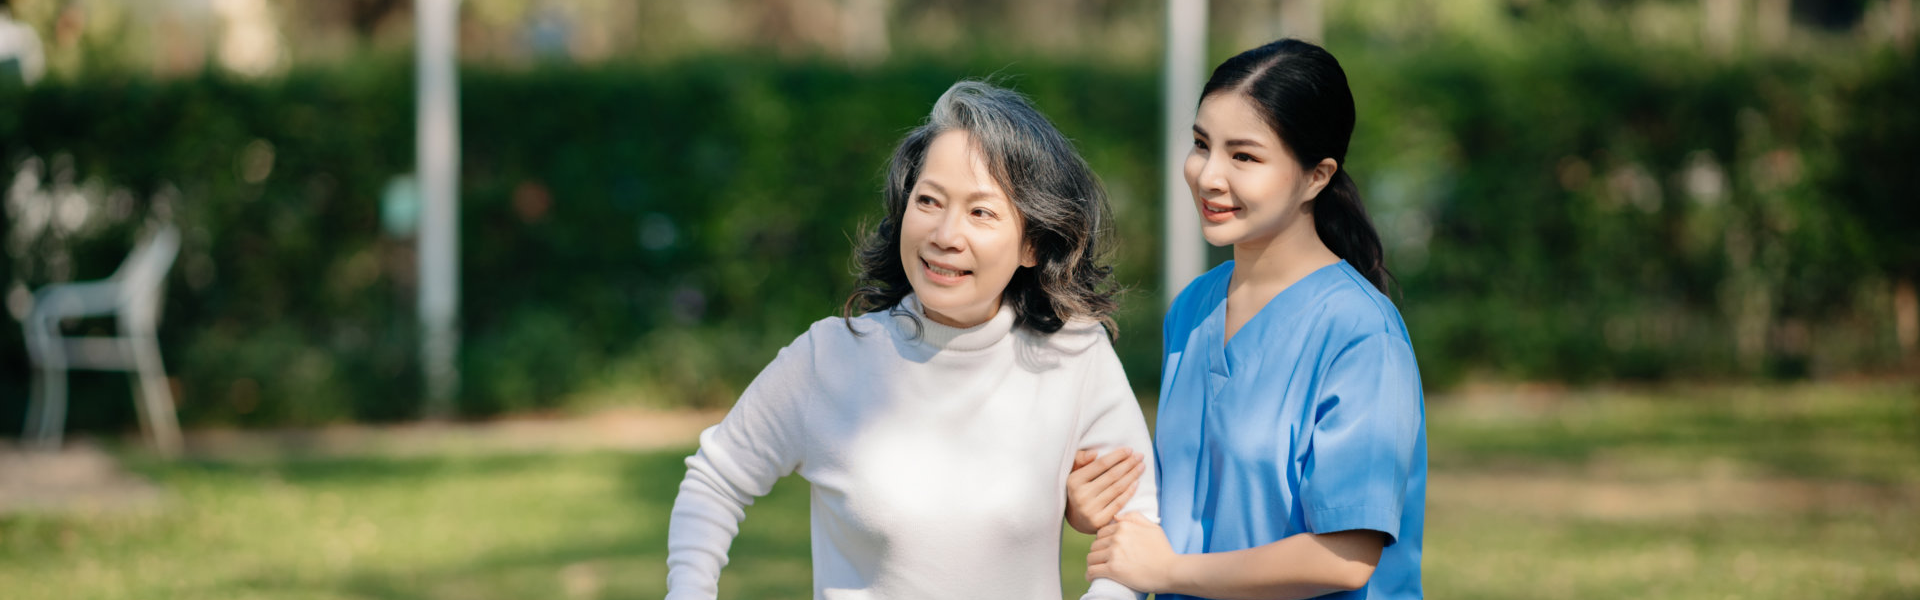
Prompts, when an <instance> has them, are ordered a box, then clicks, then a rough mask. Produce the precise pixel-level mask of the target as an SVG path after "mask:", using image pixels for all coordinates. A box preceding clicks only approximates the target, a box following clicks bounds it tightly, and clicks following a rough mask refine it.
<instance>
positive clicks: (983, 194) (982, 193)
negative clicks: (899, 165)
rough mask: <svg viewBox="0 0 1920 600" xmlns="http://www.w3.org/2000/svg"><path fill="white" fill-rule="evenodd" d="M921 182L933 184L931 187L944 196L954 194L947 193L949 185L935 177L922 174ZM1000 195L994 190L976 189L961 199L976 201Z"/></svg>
mask: <svg viewBox="0 0 1920 600" xmlns="http://www.w3.org/2000/svg"><path fill="white" fill-rule="evenodd" d="M920 183H924V184H927V185H928V186H931V187H932V188H933V189H935V190H938V191H939V192H940V195H942V196H952V195H953V194H950V193H947V186H944V185H940V182H938V181H934V180H933V179H931V178H928V177H925V176H922V177H921V178H920ZM999 197H1000V195H999V194H996V193H993V192H989V191H986V190H976V191H974V192H973V193H971V194H967V197H965V198H961V199H960V200H961V201H962V202H971V201H974V200H978V199H981V198H988V199H992V198H999Z"/></svg>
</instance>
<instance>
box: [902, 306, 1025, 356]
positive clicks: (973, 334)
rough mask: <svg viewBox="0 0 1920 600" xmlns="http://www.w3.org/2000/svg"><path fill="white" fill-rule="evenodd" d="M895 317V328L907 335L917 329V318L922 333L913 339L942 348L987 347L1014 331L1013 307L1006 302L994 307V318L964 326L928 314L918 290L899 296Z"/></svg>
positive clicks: (964, 349) (909, 335) (975, 348)
mask: <svg viewBox="0 0 1920 600" xmlns="http://www.w3.org/2000/svg"><path fill="white" fill-rule="evenodd" d="M909 315H911V316H909ZM893 319H894V326H895V327H894V329H895V331H896V332H898V334H899V335H901V336H902V337H908V338H911V337H912V336H913V333H914V331H916V329H915V325H914V319H918V320H919V328H918V331H919V332H920V336H919V338H917V339H913V340H912V341H916V342H919V343H922V344H926V345H928V346H932V347H934V348H938V349H941V350H954V351H961V352H964V351H969V350H984V349H986V348H988V347H991V346H993V345H994V344H995V343H998V342H999V341H1000V338H1004V337H1007V333H1009V332H1011V331H1013V311H1011V310H1008V309H1007V307H1006V305H1005V304H1002V305H1001V306H1000V309H999V310H995V311H993V318H991V319H987V322H985V323H981V324H979V325H975V326H972V327H968V328H965V329H961V328H959V327H949V326H946V325H941V324H939V323H937V322H934V320H933V319H931V318H928V317H927V311H926V308H925V307H923V306H920V298H919V296H917V295H915V294H907V297H905V298H902V299H900V306H898V307H895V308H894V312H893Z"/></svg>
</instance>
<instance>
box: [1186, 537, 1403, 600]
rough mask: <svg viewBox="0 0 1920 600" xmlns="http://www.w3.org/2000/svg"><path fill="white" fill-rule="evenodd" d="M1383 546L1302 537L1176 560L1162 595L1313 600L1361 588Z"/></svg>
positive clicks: (1376, 540)
mask: <svg viewBox="0 0 1920 600" xmlns="http://www.w3.org/2000/svg"><path fill="white" fill-rule="evenodd" d="M1384 545H1385V540H1384V536H1383V534H1381V533H1379V532H1377V531H1342V532H1338V533H1330V534H1324V535H1322V534H1312V533H1302V534H1298V535H1294V536H1291V537H1287V538H1285V539H1282V540H1280V541H1277V542H1274V543H1271V544H1267V545H1264V546H1256V547H1253V548H1248V549H1246V550H1236V551H1233V552H1215V553H1211V554H1182V555H1177V556H1176V557H1175V559H1174V561H1173V564H1171V565H1169V566H1168V570H1167V578H1168V581H1167V582H1166V584H1167V587H1166V589H1161V590H1155V591H1156V592H1161V593H1174V594H1187V595H1193V596H1205V597H1208V598H1220V599H1221V600H1279V599H1292V598H1312V597H1314V596H1320V595H1324V594H1329V593H1333V592H1341V591H1347V590H1355V589H1359V588H1360V587H1362V586H1365V585H1366V584H1367V579H1369V578H1371V577H1372V576H1373V569H1374V567H1375V566H1377V565H1378V564H1379V563H1380V551H1381V548H1382V547H1383V546H1384Z"/></svg>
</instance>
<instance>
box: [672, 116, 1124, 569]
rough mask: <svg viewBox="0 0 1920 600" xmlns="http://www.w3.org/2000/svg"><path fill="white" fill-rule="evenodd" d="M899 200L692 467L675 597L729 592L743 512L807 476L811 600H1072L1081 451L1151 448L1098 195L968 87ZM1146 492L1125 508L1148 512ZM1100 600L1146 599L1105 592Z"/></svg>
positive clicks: (922, 145)
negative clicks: (1071, 530) (1122, 343)
mask: <svg viewBox="0 0 1920 600" xmlns="http://www.w3.org/2000/svg"><path fill="white" fill-rule="evenodd" d="M885 205H886V214H885V217H884V218H883V219H881V220H880V222H879V224H878V226H877V227H876V228H875V229H874V230H873V231H872V232H871V234H870V235H869V236H868V237H867V239H866V240H865V242H864V243H862V244H861V247H860V248H859V252H858V259H859V264H860V268H861V270H862V273H861V278H862V287H860V288H859V289H858V290H857V291H855V292H854V293H853V296H852V297H851V298H849V299H848V301H847V306H846V309H845V310H844V311H843V315H842V316H841V317H836V318H827V319H822V320H820V321H819V322H816V323H814V325H813V326H812V327H811V328H809V329H808V330H807V332H806V333H803V334H801V335H800V337H799V338H797V339H795V340H794V341H793V343H792V344H791V345H788V346H787V347H786V348H785V349H783V350H781V351H780V354H779V355H778V356H776V357H775V358H774V360H773V362H772V363H771V364H769V365H767V367H766V369H765V370H764V371H762V372H761V373H760V375H759V376H758V377H757V378H756V379H755V380H754V382H753V384H752V385H750V386H749V387H748V388H747V390H746V392H745V393H744V394H743V395H742V396H741V397H740V399H739V401H738V402H737V403H736V404H735V405H734V407H733V410H732V411H731V412H729V413H728V414H727V417H726V419H725V420H723V421H722V422H721V423H720V424H719V425H716V426H714V427H713V428H711V429H708V430H707V431H706V432H704V433H702V434H701V436H700V449H699V451H698V452H697V453H696V454H694V455H693V457H691V458H688V459H687V475H686V479H685V480H684V481H683V482H682V483H681V485H680V496H679V498H678V499H676V500H675V501H674V507H673V517H672V522H671V524H670V526H669V531H668V534H667V535H668V541H667V544H668V556H667V565H668V574H667V587H668V593H667V597H668V598H670V599H674V600H682V599H692V598H713V597H715V596H716V594H717V593H718V581H719V578H720V569H721V567H722V566H723V565H725V564H726V562H727V548H728V546H729V545H730V544H731V543H732V541H733V537H734V536H735V535H736V534H737V533H738V527H739V522H740V520H741V519H742V518H744V516H745V512H744V507H745V506H746V505H748V504H750V503H752V501H753V498H755V497H757V496H761V495H764V494H766V493H767V491H768V490H769V489H770V488H771V487H772V485H773V483H774V481H775V480H776V479H779V478H780V477H782V476H785V475H787V474H789V473H796V472H797V473H799V474H800V476H801V477H804V478H806V480H807V481H808V482H809V483H810V484H812V491H813V494H812V510H813V518H812V531H813V571H814V579H813V590H814V597H815V598H835V599H838V598H902V599H915V600H920V599H929V598H1020V599H1023V600H1025V599H1032V598H1058V597H1059V596H1060V570H1059V565H1060V560H1059V553H1060V525H1061V521H1062V518H1063V515H1064V513H1065V503H1066V498H1065V488H1066V480H1067V476H1068V472H1069V471H1070V470H1071V467H1072V465H1073V464H1074V457H1075V454H1076V452H1077V451H1081V450H1089V451H1105V450H1111V449H1118V448H1129V449H1131V450H1132V451H1133V452H1136V453H1140V454H1145V453H1146V452H1147V451H1148V448H1149V447H1150V444H1151V442H1150V440H1149V438H1148V435H1147V428H1146V423H1145V421H1144V419H1143V418H1142V417H1141V414H1140V408H1139V405H1138V404H1137V403H1136V402H1135V400H1134V396H1133V392H1132V390H1131V389H1130V388H1129V387H1128V385H1127V379H1126V374H1125V373H1123V372H1122V371H1121V369H1120V361H1119V359H1118V357H1117V356H1116V355H1115V354H1114V351H1113V346H1112V345H1111V343H1110V341H1109V340H1108V335H1109V331H1110V330H1111V329H1112V327H1113V324H1112V320H1111V319H1110V318H1109V317H1108V315H1109V313H1111V312H1112V311H1113V309H1114V300H1113V294H1112V292H1111V290H1110V287H1109V282H1108V278H1109V275H1110V273H1111V268H1110V267H1108V266H1106V265H1105V264H1102V258H1103V254H1102V252H1101V250H1103V249H1104V248H1103V247H1102V240H1101V234H1102V232H1103V229H1104V224H1105V220H1106V218H1107V205H1106V195H1105V193H1104V192H1103V191H1102V189H1101V187H1100V184H1099V181H1098V180H1097V179H1096V178H1095V177H1094V175H1093V172H1092V171H1091V170H1090V169H1089V168H1088V167H1087V164H1086V162H1085V161H1084V160H1082V159H1081V158H1080V156H1079V155H1078V154H1077V153H1076V152H1075V151H1074V149H1073V146H1072V145H1071V144H1070V143H1069V142H1068V141H1067V139H1066V138H1065V137H1064V136H1062V135H1061V134H1060V132H1059V131H1058V130H1056V129H1054V127H1053V125H1052V124H1051V123H1049V122H1048V121H1047V119H1046V118H1045V117H1043V116H1041V114H1040V113H1039V112H1038V111H1036V110H1034V108H1033V107H1032V106H1031V105H1029V104H1028V103H1027V102H1026V100H1025V99H1023V98H1021V97H1020V96H1019V95H1017V94H1015V93H1013V92H1009V91H1006V90H1002V89H998V88H995V87H992V86H989V85H986V84H982V83H977V82H961V83H958V84H955V85H954V86H953V87H952V88H950V89H948V90H947V92H946V93H945V94H944V95H942V96H941V97H940V99H939V101H938V102H936V103H935V104H934V107H933V113H932V115H930V116H929V117H928V119H927V122H926V123H925V124H923V125H921V126H920V127H919V128H917V129H915V130H913V131H912V132H911V133H909V134H908V135H907V137H906V139H905V140H903V141H902V142H901V143H900V146H899V147H898V149H896V150H895V151H894V154H893V160H892V166H891V169H890V171H889V174H888V177H887V188H886V193H885ZM1143 469H1144V467H1143ZM1140 481H1141V488H1142V489H1141V492H1142V493H1140V494H1137V495H1135V496H1133V500H1132V501H1131V502H1130V503H1129V504H1127V505H1126V506H1125V508H1124V511H1128V512H1139V513H1141V514H1146V515H1153V514H1155V505H1154V500H1155V493H1154V491H1153V487H1152V486H1153V477H1152V476H1151V475H1147V476H1144V477H1141V478H1140ZM1086 597H1089V598H1094V597H1097V598H1133V597H1135V594H1134V593H1133V592H1132V591H1131V590H1127V589H1125V588H1124V587H1121V586H1119V585H1118V584H1116V583H1114V582H1112V581H1106V580H1100V581H1095V582H1094V583H1093V584H1092V585H1091V586H1090V588H1089V591H1088V592H1087V595H1086Z"/></svg>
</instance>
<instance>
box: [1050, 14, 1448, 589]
mask: <svg viewBox="0 0 1920 600" xmlns="http://www.w3.org/2000/svg"><path fill="white" fill-rule="evenodd" d="M1353 126H1354V108H1353V94H1352V92H1351V91H1350V90H1349V89H1348V87H1347V79H1346V74H1345V73H1344V72H1343V71H1342V70H1341V69H1340V63H1339V62H1338V61H1336V60H1334V58H1333V56H1332V55H1331V54H1328V53H1327V51H1326V50H1324V49H1322V48H1320V47H1319V46H1315V45H1313V44H1309V43H1306V42H1301V41H1297V40H1280V41H1278V42H1274V43H1271V44H1268V45H1265V46H1261V47H1259V48H1255V49H1253V50H1248V51H1246V52H1243V53H1241V54H1240V55H1238V56H1235V57H1233V58H1232V59H1229V60H1227V61H1226V62H1225V63H1222V64H1221V65H1220V66H1219V67H1218V68H1216V69H1214V71H1213V77H1212V78H1211V79H1209V80H1208V81H1207V85H1206V88H1205V89H1204V90H1203V91H1202V93H1201V100H1200V107H1199V111H1198V115H1197V116H1196V118H1195V119H1194V126H1193V152H1192V153H1191V154H1189V155H1188V156H1187V160H1186V179H1187V185H1188V187H1189V189H1190V190H1191V191H1192V192H1193V198H1194V210H1197V211H1200V216H1201V218H1202V220H1203V221H1204V224H1203V225H1202V227H1203V233H1204V235H1205V237H1206V239H1207V241H1208V242H1209V243H1211V244H1214V245H1216V246H1224V245H1232V246H1233V256H1234V259H1233V261H1232V262H1228V263H1226V264H1223V265H1220V266H1219V267H1218V268H1215V269H1213V270H1212V271H1211V272H1208V273H1207V274H1206V275H1204V276H1201V277H1200V278H1199V279H1196V280H1194V282H1193V283H1192V284H1190V285H1188V286H1187V288H1186V289H1185V290H1184V291H1182V292H1181V293H1180V295H1179V297H1178V299H1176V300H1175V301H1174V304H1173V307H1172V309H1170V310H1169V311H1168V313H1167V318H1166V322H1165V329H1164V331H1163V333H1164V335H1165V337H1164V338H1163V339H1164V343H1165V348H1164V355H1163V362H1162V369H1163V371H1162V376H1161V383H1160V412H1159V416H1158V417H1157V419H1156V421H1157V424H1156V427H1155V429H1156V431H1155V433H1154V460H1155V466H1156V467H1157V468H1156V469H1155V471H1156V472H1158V474H1159V476H1160V481H1159V483H1160V486H1159V500H1160V502H1159V504H1160V522H1159V523H1158V524H1155V523H1153V522H1152V521H1151V520H1149V519H1146V518H1143V517H1141V516H1140V515H1138V514H1129V515H1125V516H1121V517H1120V518H1119V519H1114V518H1113V516H1112V515H1113V513H1114V512H1118V511H1115V510H1113V509H1112V507H1113V506H1116V504H1115V503H1117V502H1125V501H1126V500H1127V496H1128V495H1130V494H1131V492H1129V491H1127V490H1126V487H1127V486H1128V485H1129V484H1130V483H1131V481H1132V477H1134V475H1132V474H1133V473H1134V472H1135V467H1136V466H1137V464H1138V463H1139V461H1141V460H1142V459H1141V458H1140V457H1137V456H1136V457H1126V456H1122V455H1119V454H1113V455H1109V456H1104V457H1099V458H1098V459H1094V457H1092V456H1088V455H1087V453H1082V455H1081V456H1079V457H1077V459H1076V461H1075V465H1076V467H1077V469H1076V470H1075V472H1074V473H1072V474H1071V475H1070V476H1069V477H1068V479H1067V481H1068V485H1069V490H1068V498H1069V502H1068V522H1069V523H1074V524H1075V526H1076V527H1077V528H1078V527H1081V526H1082V525H1083V524H1088V525H1090V526H1093V527H1098V530H1097V531H1098V535H1099V537H1098V539H1096V540H1095V541H1094V544H1093V549H1092V552H1091V553H1090V554H1089V555H1088V557H1087V576H1088V577H1089V578H1099V577H1107V578H1112V579H1113V580H1115V581H1118V582H1120V583H1122V584H1125V585H1127V586H1128V587H1131V588H1133V589H1135V590H1139V591H1145V592H1153V593H1156V594H1159V596H1158V598H1162V599H1173V598H1189V597H1207V598H1307V597H1314V596H1322V595H1325V597H1328V598H1368V599H1379V598H1394V599H1400V598H1418V597H1420V596H1421V589H1420V547H1421V530H1422V528H1423V526H1424V513H1425V503H1426V479H1427V477H1426V476H1427V443H1426V411H1425V407H1424V397H1423V394H1422V392H1421V389H1420V373H1419V369H1418V366H1417V365H1416V364H1415V362H1414V355H1413V347H1412V345H1411V343H1410V342H1409V341H1408V338H1407V331H1406V324H1405V323H1404V322H1403V321H1402V320H1401V318H1400V313H1399V311H1398V310H1396V309H1395V308H1394V305H1393V302H1391V301H1390V300H1388V299H1387V296H1386V295H1385V294H1384V292H1385V291H1386V290H1387V287H1388V284H1389V282H1391V281H1392V278H1391V276H1390V275H1389V274H1388V273H1387V269H1386V267H1385V266H1384V265H1383V264H1382V262H1381V248H1380V236H1379V234H1377V233H1376V232H1375V231H1374V228H1373V225H1372V223H1371V222H1370V221H1369V220H1368V218H1367V212H1366V209H1365V208H1364V207H1363V205H1362V204H1361V201H1360V193H1359V191H1358V189H1356V188H1355V187H1354V184H1353V179H1352V178H1351V177H1350V176H1348V174H1347V164H1346V157H1347V143H1348V140H1349V138H1350V137H1351V136H1352V134H1353Z"/></svg>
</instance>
